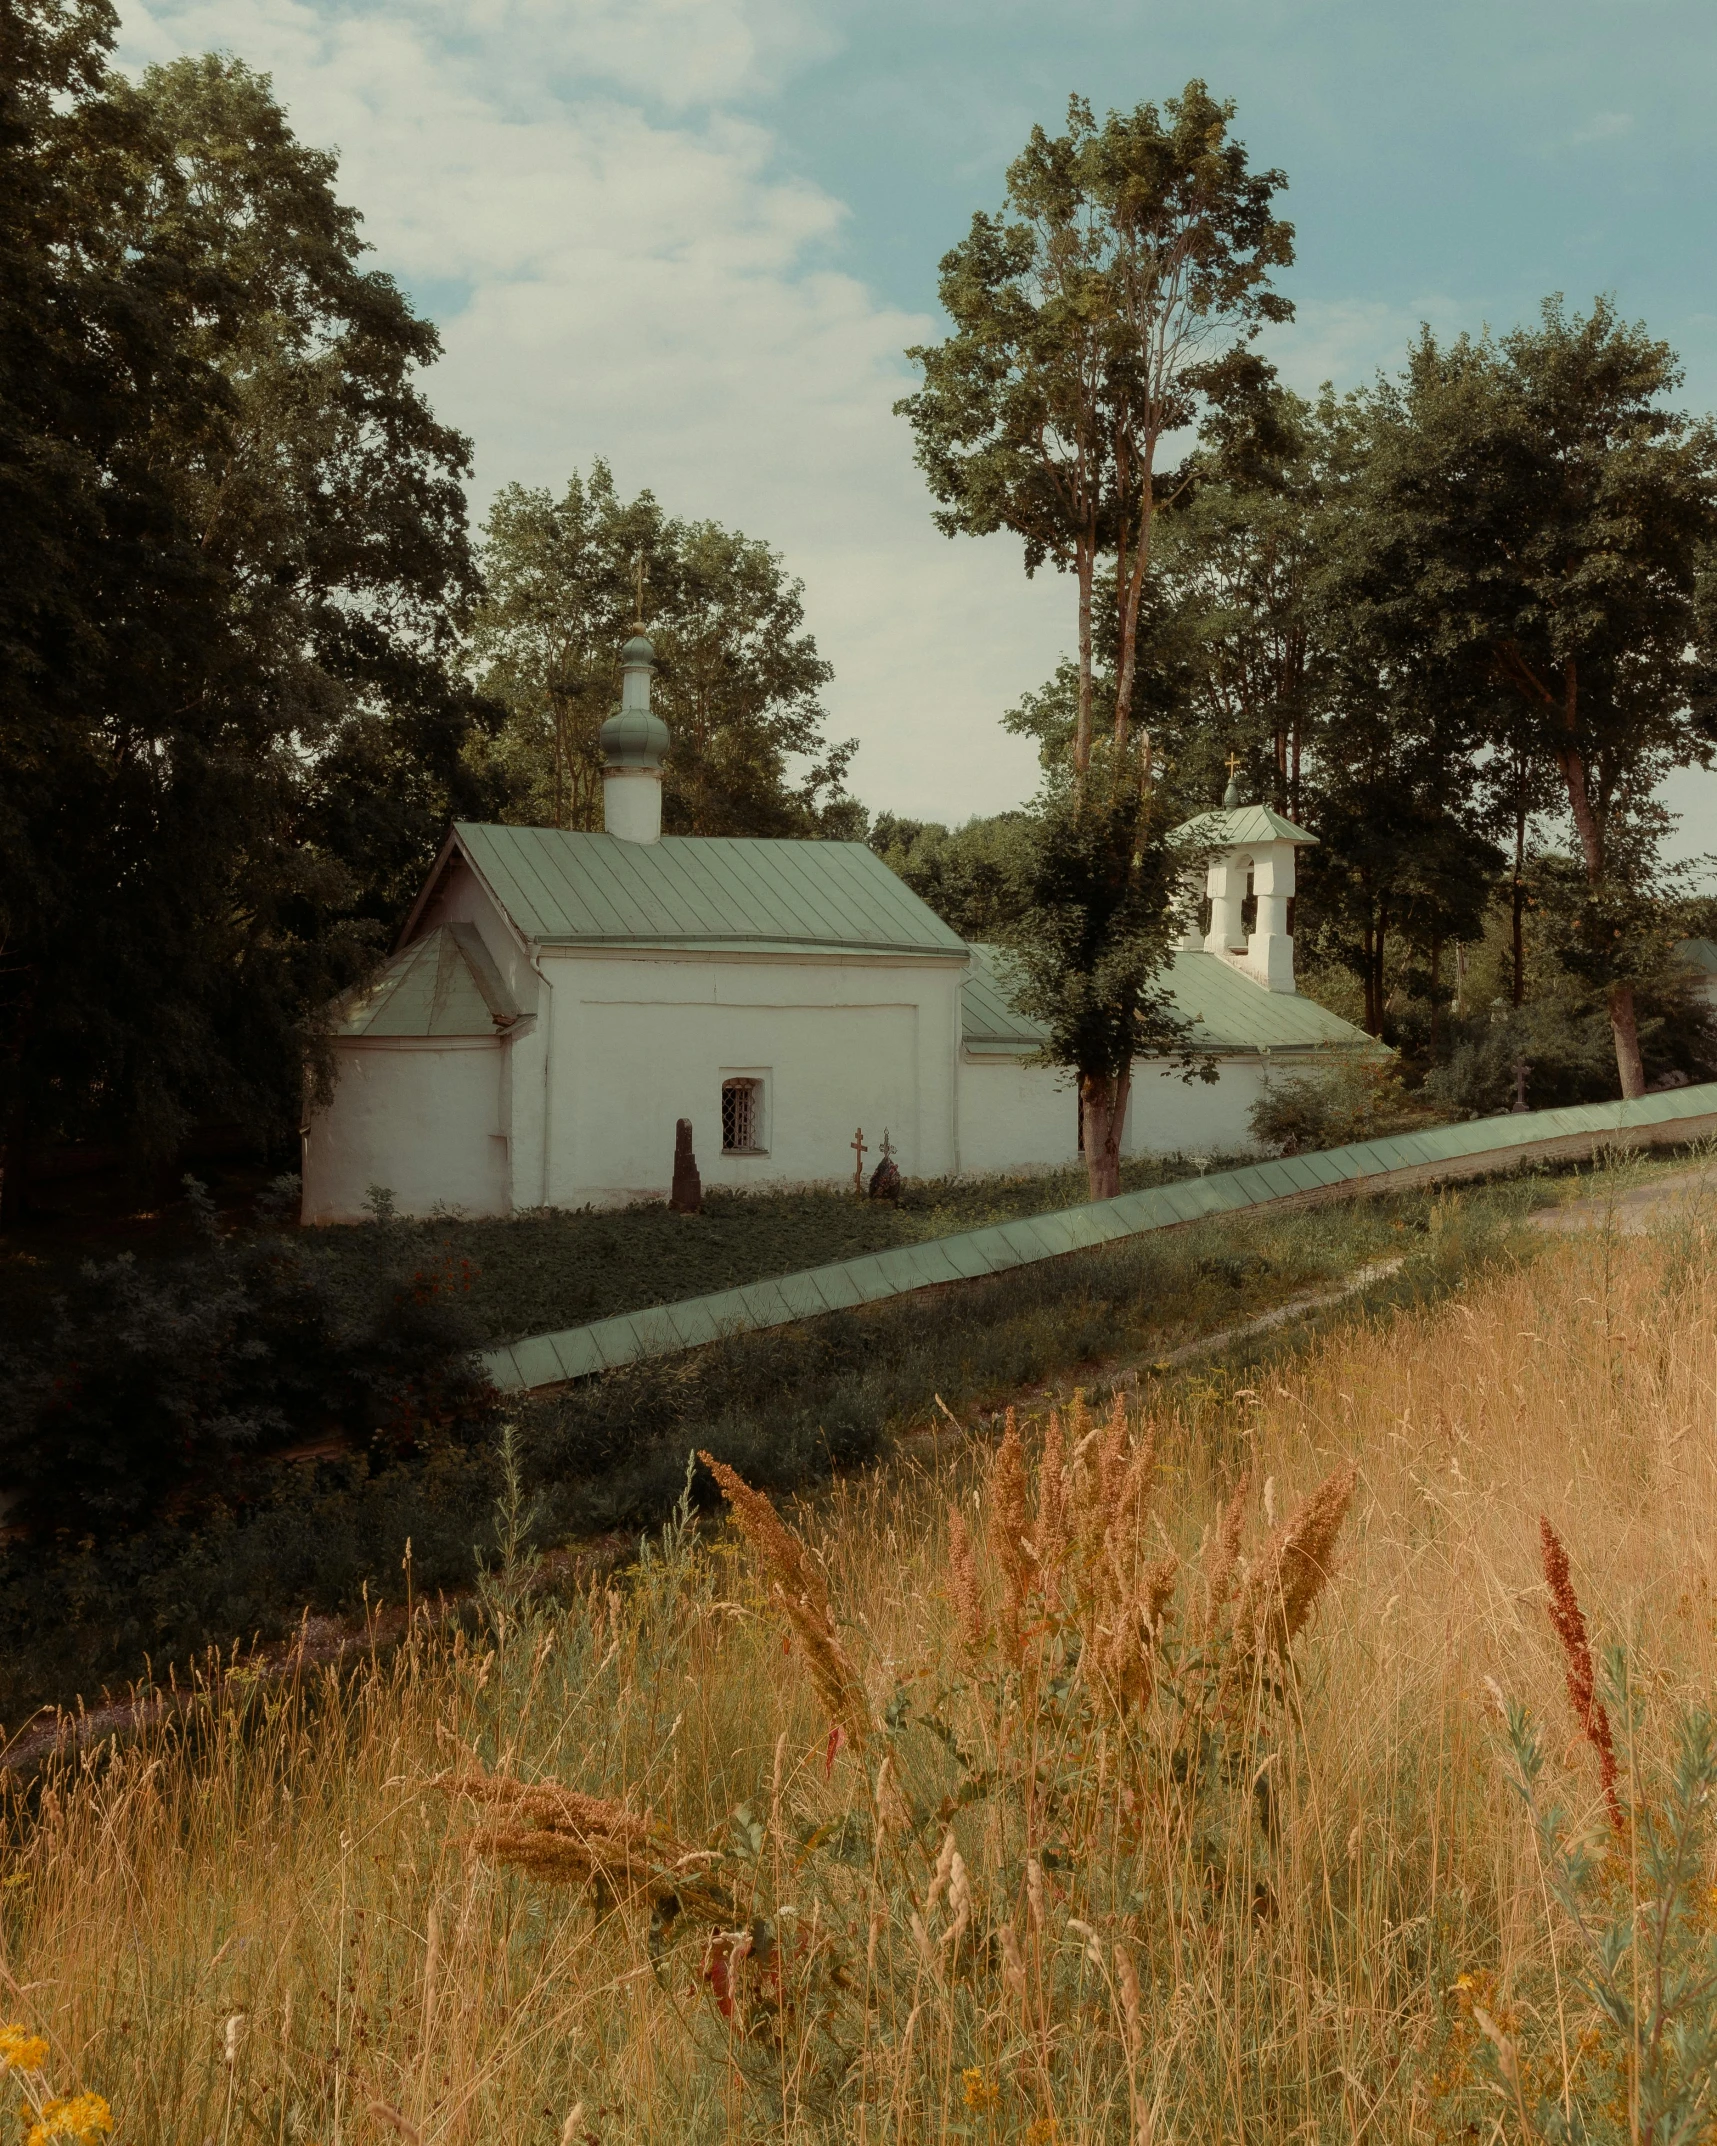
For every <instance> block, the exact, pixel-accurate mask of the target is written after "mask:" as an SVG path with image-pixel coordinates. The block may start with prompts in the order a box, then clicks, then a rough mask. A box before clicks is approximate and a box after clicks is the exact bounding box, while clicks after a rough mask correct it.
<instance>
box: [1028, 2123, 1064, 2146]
mask: <svg viewBox="0 0 1717 2146" xmlns="http://www.w3.org/2000/svg"><path fill="white" fill-rule="evenodd" d="M1060 2130H1061V2126H1060V2124H1058V2123H1057V2122H1056V2120H1055V2118H1054V2117H1053V2116H1040V2117H1039V2118H1038V2119H1037V2121H1036V2122H1035V2123H1031V2124H1027V2126H1026V2129H1025V2146H1055V2139H1056V2136H1057V2134H1058V2133H1059V2132H1060Z"/></svg>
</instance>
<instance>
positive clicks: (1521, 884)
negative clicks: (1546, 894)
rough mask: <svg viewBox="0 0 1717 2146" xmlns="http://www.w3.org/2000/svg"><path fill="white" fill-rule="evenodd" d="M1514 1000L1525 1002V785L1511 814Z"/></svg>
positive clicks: (1519, 1002)
mask: <svg viewBox="0 0 1717 2146" xmlns="http://www.w3.org/2000/svg"><path fill="white" fill-rule="evenodd" d="M1513 948H1514V1003H1515V1004H1516V1005H1517V1006H1523V1005H1525V1003H1526V787H1525V777H1524V776H1522V778H1521V790H1520V796H1519V800H1518V802H1517V804H1516V807H1515V814H1514V937H1513Z"/></svg>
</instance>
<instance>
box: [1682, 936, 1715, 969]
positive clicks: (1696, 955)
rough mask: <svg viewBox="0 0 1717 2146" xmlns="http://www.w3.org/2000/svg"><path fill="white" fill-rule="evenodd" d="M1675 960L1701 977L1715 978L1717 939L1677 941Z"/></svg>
mask: <svg viewBox="0 0 1717 2146" xmlns="http://www.w3.org/2000/svg"><path fill="white" fill-rule="evenodd" d="M1674 951H1675V958H1676V960H1677V961H1679V962H1682V963H1684V964H1685V966H1686V967H1688V968H1690V969H1697V970H1698V971H1699V972H1700V974H1701V975H1704V976H1717V939H1678V940H1677V941H1676V943H1675V949H1674Z"/></svg>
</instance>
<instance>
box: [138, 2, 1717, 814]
mask: <svg viewBox="0 0 1717 2146" xmlns="http://www.w3.org/2000/svg"><path fill="white" fill-rule="evenodd" d="M121 21H122V35H121V43H120V52H119V57H120V59H121V60H122V62H123V63H124V64H126V65H128V66H131V67H137V66H141V65H143V64H145V63H147V62H148V61H150V60H157V59H166V58H170V57H172V56H173V55H175V54H177V53H180V52H188V51H203V50H208V49H223V50H227V51H231V52H235V53H237V54H239V55H240V56H241V57H242V58H244V59H246V60H247V61H249V62H250V63H251V64H252V65H253V66H256V67H259V68H262V69H264V70H266V71H267V72H269V73H270V74H271V75H272V76H273V79H274V84H275V89H276V92H277V94H278V95H279V97H280V99H281V101H282V102H283V103H284V104H285V106H286V108H287V110H288V113H289V115H290V117H291V120H292V123H293V125H294V127H295V128H296V130H297V132H298V133H299V134H300V135H301V136H302V137H303V138H304V139H305V140H307V141H311V142H314V143H316V144H318V145H320V146H324V147H330V148H335V149H337V150H338V151H339V153H340V158H341V180H340V187H341V192H342V195H343V197H344V198H345V199H346V200H347V201H349V202H351V203H352V204H353V205H355V206H356V207H357V208H359V209H360V210H361V211H362V213H363V215H364V218H365V233H366V236H367V238H368V240H369V242H370V244H371V245H372V246H373V248H374V260H375V265H378V266H380V267H382V268H385V269H387V270H388V271H389V272H390V273H392V274H393V275H394V276H396V277H397V278H398V279H399V281H400V282H401V284H402V285H403V286H404V287H405V288H406V289H407V290H408V291H409V292H410V293H411V294H412V296H413V299H414V301H415V302H416V304H417V306H418V308H419V310H420V311H422V312H424V313H426V314H428V315H429V316H430V317H431V318H433V319H434V320H435V321H436V322H437V324H438V325H439V327H440V329H441V333H442V337H443V341H444V345H445V354H444V356H443V358H442V359H441V361H440V363H439V364H438V365H437V366H436V367H435V368H434V369H433V371H432V372H431V373H430V374H429V375H428V378H427V381H426V387H427V391H428V393H429V395H430V398H431V400H432V401H433V402H434V404H435V406H436V409H437V411H438V413H439V414H440V415H441V416H442V417H443V418H445V419H447V420H448V421H450V422H452V423H454V424H457V425H458V426H460V427H461V428H462V429H463V430H464V431H466V432H467V433H469V434H470V436H471V438H472V440H473V442H474V447H475V462H476V477H475V481H474V484H473V487H472V494H473V505H474V508H475V510H476V512H477V513H478V514H479V515H480V514H481V513H482V511H483V509H484V507H485V504H486V502H487V500H488V499H489V497H490V496H491V495H492V494H493V492H494V491H495V489H496V488H497V487H498V486H499V485H501V484H504V483H507V482H509V481H512V480H518V481H520V482H523V483H527V484H536V485H546V486H549V487H551V488H553V489H556V490H558V489H559V488H560V487H561V486H562V485H563V484H564V483H565V480H566V478H567V476H568V475H569V474H570V472H571V471H572V470H573V469H575V468H579V469H583V468H588V466H589V463H590V461H591V459H592V458H593V457H594V456H598V455H601V456H605V457H606V458H607V459H608V461H609V462H610V464H611V465H612V467H613V470H614V473H615V477H616V480H617V482H618V483H619V485H620V487H621V489H622V491H623V492H625V493H626V494H627V495H628V496H629V495H630V494H631V493H632V492H634V491H636V490H638V489H641V488H642V487H644V486H649V487H650V488H651V489H652V490H653V491H654V492H655V494H656V496H657V497H658V499H659V500H660V501H661V502H662V505H663V506H664V508H665V509H667V510H668V511H669V512H671V513H675V514H681V515H686V516H690V517H696V518H708V519H712V520H715V521H719V522H722V523H724V524H726V525H727V526H729V527H733V528H739V529H743V530H744V531H745V532H746V533H747V535H750V536H754V537H762V538H765V539H766V540H767V541H768V542H769V543H771V544H772V545H774V546H775V547H776V548H777V549H778V550H779V551H780V552H781V553H782V554H783V556H784V557H785V559H786V560H787V563H788V565H789V566H790V568H791V569H792V571H793V572H794V573H795V574H796V575H797V576H799V577H800V578H801V579H802V580H803V582H804V584H805V606H806V617H807V623H808V625H809V627H810V629H811V631H812V632H813V633H814V634H815V635H816V638H817V641H818V644H819V647H820V648H821V650H822V652H823V654H824V655H825V656H826V657H828V659H829V660H830V661H831V662H832V663H833V665H834V668H835V682H834V685H833V686H832V688H831V689H830V691H829V693H828V695H827V704H828V708H829V713H830V719H831V721H830V728H831V732H832V734H834V735H836V736H842V737H844V736H856V737H857V738H858V740H859V741H860V751H859V754H858V758H857V760H856V762H855V765H854V769H853V775H852V785H853V788H854V789H855V790H856V792H857V793H858V795H859V796H861V797H862V798H863V799H864V800H865V802H866V803H867V804H869V805H871V806H872V807H873V809H882V808H888V809H892V810H894V811H898V812H905V813H910V814H913V815H917V816H928V817H935V818H941V819H947V820H959V819H962V818H964V817H966V816H967V815H969V814H971V813H974V812H991V811H996V810H999V809H1001V808H1003V807H1005V806H1008V805H1011V804H1015V803H1018V802H1020V801H1021V800H1022V799H1023V798H1024V797H1025V796H1026V795H1027V794H1029V792H1030V790H1031V789H1032V787H1033V785H1034V775H1035V768H1034V763H1033V758H1032V753H1031V750H1030V747H1029V746H1028V745H1027V743H1026V742H1025V741H1023V740H1021V739H1016V738H1012V737H1010V736H1008V735H1007V734H1006V733H1004V732H1003V731H1001V730H1000V728H999V727H998V722H997V718H998V717H999V716H1000V714H1001V713H1002V712H1003V711H1004V710H1005V709H1006V708H1008V707H1010V706H1011V705H1013V704H1014V703H1015V702H1016V701H1017V700H1018V699H1019V697H1020V696H1021V694H1022V693H1024V692H1027V691H1029V690H1031V689H1032V688H1033V687H1035V686H1037V685H1039V684H1041V683H1042V681H1043V680H1044V679H1045V678H1046V677H1048V675H1049V674H1050V673H1051V672H1052V671H1053V670H1054V668H1055V665H1056V664H1057V662H1058V661H1059V660H1060V658H1061V657H1062V655H1063V654H1064V653H1066V652H1067V651H1068V650H1069V649H1070V647H1071V643H1072V637H1073V607H1072V592H1071V587H1070V584H1069V583H1068V582H1067V581H1066V580H1065V579H1064V578H1062V577H1060V576H1058V575H1056V574H1054V573H1053V572H1047V573H1043V574H1040V575H1039V576H1038V577H1037V578H1036V579H1035V580H1033V581H1027V579H1026V578H1025V575H1024V573H1023V570H1022V565H1021V559H1020V552H1019V548H1018V546H1017V544H1016V543H1015V542H1014V541H1013V540H1012V539H1011V538H1008V537H1006V536H995V537H988V538H982V539H970V538H958V539H954V540H949V539H948V538H946V537H943V536H941V535H940V534H938V533H937V531H936V530H935V529H934V528H933V527H932V525H931V522H930V500H929V496H928V494H927V492H926V490H925V487H924V482H923V479H922V477H921V475H920V474H919V472H918V470H917V469H916V467H915V466H914V463H913V460H912V446H911V436H910V433H909V430H908V427H907V426H906V424H905V422H904V420H902V419H900V418H898V417H896V416H894V415H893V414H892V405H893V403H894V402H895V401H896V400H897V399H898V397H899V396H900V395H902V394H903V393H906V392H908V391H909V390H910V388H911V386H912V384H913V378H914V375H913V371H912V368H911V367H910V366H909V365H908V363H907V361H906V359H905V357H904V352H905V349H906V347H907V346H908V345H909V344H912V343H914V342H919V341H924V340H930V339H934V338H935V337H936V336H937V335H938V333H940V332H941V330H940V328H939V317H938V313H937V308H936V265H937V262H938V260H939V258H940V257H941V255H942V254H943V253H944V252H945V251H946V249H947V248H948V247H949V246H950V245H952V244H953V243H954V242H955V241H956V240H958V239H959V238H960V237H961V236H962V234H963V233H964V231H965V230H966V228H967V226H968V224H969V222H970V219H971V216H972V214H973V212H974V211H975V210H978V209H994V208H997V207H999V206H1000V204H1001V199H1002V187H1003V175H1004V173H1005V170H1006V167H1007V164H1008V162H1009V160H1010V159H1011V158H1012V157H1013V156H1014V155H1015V154H1016V153H1017V152H1018V150H1019V149H1020V147H1021V146H1022V145H1023V143H1024V141H1025V139H1026V136H1027V134H1028V133H1029V131H1030V129H1031V127H1032V126H1033V125H1034V124H1037V123H1041V124H1043V125H1044V126H1046V127H1049V128H1052V129H1056V130H1059V128H1060V126H1061V124H1062V122H1063V120H1064V117H1065V112H1066V105H1067V98H1068V95H1069V94H1070V93H1071V92H1074V91H1077V92H1079V93H1081V94H1083V95H1084V96H1086V97H1087V98H1088V99H1089V100H1090V101H1091V103H1092V104H1093V105H1094V106H1095V107H1096V108H1097V109H1098V110H1099V112H1101V111H1102V110H1103V109H1104V108H1106V107H1110V106H1115V107H1121V108H1128V107H1130V106H1132V105H1134V104H1137V103H1139V102H1141V101H1144V100H1146V99H1152V100H1158V101H1160V100H1161V99H1162V98H1164V97H1166V96H1171V95H1174V94H1175V93H1176V92H1177V91H1178V90H1179V89H1180V88H1181V87H1182V86H1183V85H1184V84H1185V83H1186V81H1187V80H1188V79H1189V78H1190V77H1192V76H1195V75H1196V76H1200V77H1202V78H1203V79H1204V80H1205V81H1207V82H1208V84H1209V85H1210V88H1211V89H1212V91H1213V92H1214V93H1215V94H1216V95H1218V96H1221V97H1225V98H1233V99H1234V100H1235V102H1236V104H1237V106H1238V111H1237V116H1236V121H1235V127H1236V131H1237V132H1238V134H1239V135H1240V136H1241V138H1242V139H1243V140H1244V141H1245V142H1246V143H1247V145H1248V148H1249V151H1250V153H1251V156H1252V160H1253V162H1254V164H1255V165H1258V166H1277V167H1280V168H1281V169H1282V170H1283V171H1285V172H1286V173H1287V176H1288V181H1289V186H1288V192H1287V194H1286V196H1285V201H1284V207H1283V213H1285V214H1286V215H1288V216H1289V217H1291V219H1292V220H1293V222H1294V224H1295V226H1296V231H1297V239H1296V252H1297V259H1296V262H1295V265H1294V266H1293V268H1292V269H1290V270H1289V271H1287V273H1286V275H1285V276H1284V277H1283V279H1282V284H1281V287H1282V289H1283V291H1284V292H1285V294H1286V295H1287V296H1288V297H1289V298H1291V299H1292V301H1293V302H1294V305H1295V308H1296V318H1295V321H1294V323H1293V324H1292V326H1290V327H1287V328H1285V329H1282V330H1279V331H1276V332H1275V333H1274V334H1273V335H1272V339H1271V342H1270V346H1269V347H1270V352H1271V355H1272V356H1273V357H1274V359H1275V361H1276V362H1277V364H1278V365H1279V366H1280V368H1281V371H1282V373H1283V376H1284V377H1285V378H1286V379H1287V380H1288V381H1289V382H1290V383H1291V384H1292V385H1294V386H1296V387H1299V388H1301V389H1304V390H1306V391H1312V390H1315V389H1316V388H1317V387H1318V386H1319V385H1320V383H1322V382H1323V381H1325V380H1333V381H1334V383H1335V384H1336V385H1337V386H1338V387H1348V386H1353V385H1357V384H1360V383H1362V382H1364V381H1366V380H1368V379H1370V378H1372V377H1373V376H1374V375H1375V373H1376V372H1377V371H1378V370H1379V369H1380V368H1385V369H1387V368H1393V367H1394V366H1396V365H1397V364H1399V362H1400V359H1401V356H1402V353H1403V351H1404V349H1405V347H1406V344H1407V342H1408V340H1409V338H1410V337H1411V336H1412V335H1413V333H1414V332H1415V331H1416V329H1417V327H1418V325H1419V323H1420V322H1422V321H1429V322H1430V323H1431V324H1432V325H1433V326H1434V327H1435V328H1437V329H1438V330H1439V331H1442V332H1453V331H1457V330H1459V329H1461V328H1472V329H1475V330H1476V329H1478V328H1479V327H1481V326H1483V325H1484V324H1486V323H1489V324H1490V325H1492V326H1494V327H1497V328H1506V327H1508V326H1510V325H1512V324H1513V323H1515V322H1517V321H1520V320H1524V319H1528V318H1530V317H1531V316H1532V315H1533V314H1534V313H1535V311H1536V308H1537V306H1538V303H1539V301H1540V300H1541V299H1542V298H1543V297H1544V296H1545V295H1546V294H1548V293H1550V292H1553V291H1561V292H1564V293H1566V294H1567V296H1568V298H1569V300H1570V301H1571V302H1572V303H1574V304H1575V305H1577V306H1584V305H1585V304H1587V303H1588V302H1589V301H1590V299H1591V298H1592V296H1593V295H1594V294H1595V293H1597V292H1600V291H1601V292H1606V293H1609V294H1613V295H1614V297H1615V298H1616V300H1617V301H1618V303H1619V304H1620V306H1621V308H1622V310H1623V311H1624V313H1625V314H1626V315H1627V316H1628V317H1630V318H1636V319H1643V320H1644V321H1645V322H1646V323H1647V324H1648V325H1649V327H1650V328H1651V329H1652V331H1653V332H1654V333H1655V334H1657V335H1658V336H1660V337H1662V338H1663V339H1664V340H1666V341H1668V342H1669V343H1670V344H1671V345H1672V346H1673V347H1674V348H1675V349H1676V350H1677V351H1679V353H1680V354H1681V357H1682V360H1683V363H1684V366H1685V372H1686V380H1685V385H1684V389H1683V395H1684V398H1685V400H1686V402H1687V403H1688V405H1689V406H1690V407H1692V408H1694V409H1696V410H1700V411H1704V410H1708V409H1711V408H1712V407H1714V406H1717V280H1714V276H1713V270H1714V268H1717V217H1714V215H1713V207H1714V205H1717V130H1714V129H1713V128H1712V127H1711V125H1710V113H1711V112H1712V110H1713V109H1714V108H1717V7H1713V6H1712V4H1711V0H1132V4H1119V0H1036V4H1035V5H1031V6H1026V5H1023V4H1019V0H121ZM1669 802H1670V803H1671V804H1672V806H1674V807H1675V808H1677V809H1679V810H1680V811H1681V812H1682V813H1683V815H1684V817H1683V821H1682V825H1681V828H1680V830H1679V832H1678V836H1677V838H1676V841H1675V843H1674V845H1673V847H1674V849H1675V850H1676V851H1678V852H1681V853H1691V852H1695V851H1704V850H1717V776H1706V775H1701V774H1691V775H1687V776H1684V777H1681V778H1679V779H1678V780H1677V781H1676V782H1675V783H1674V784H1673V785H1672V787H1671V790H1670V792H1669Z"/></svg>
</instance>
